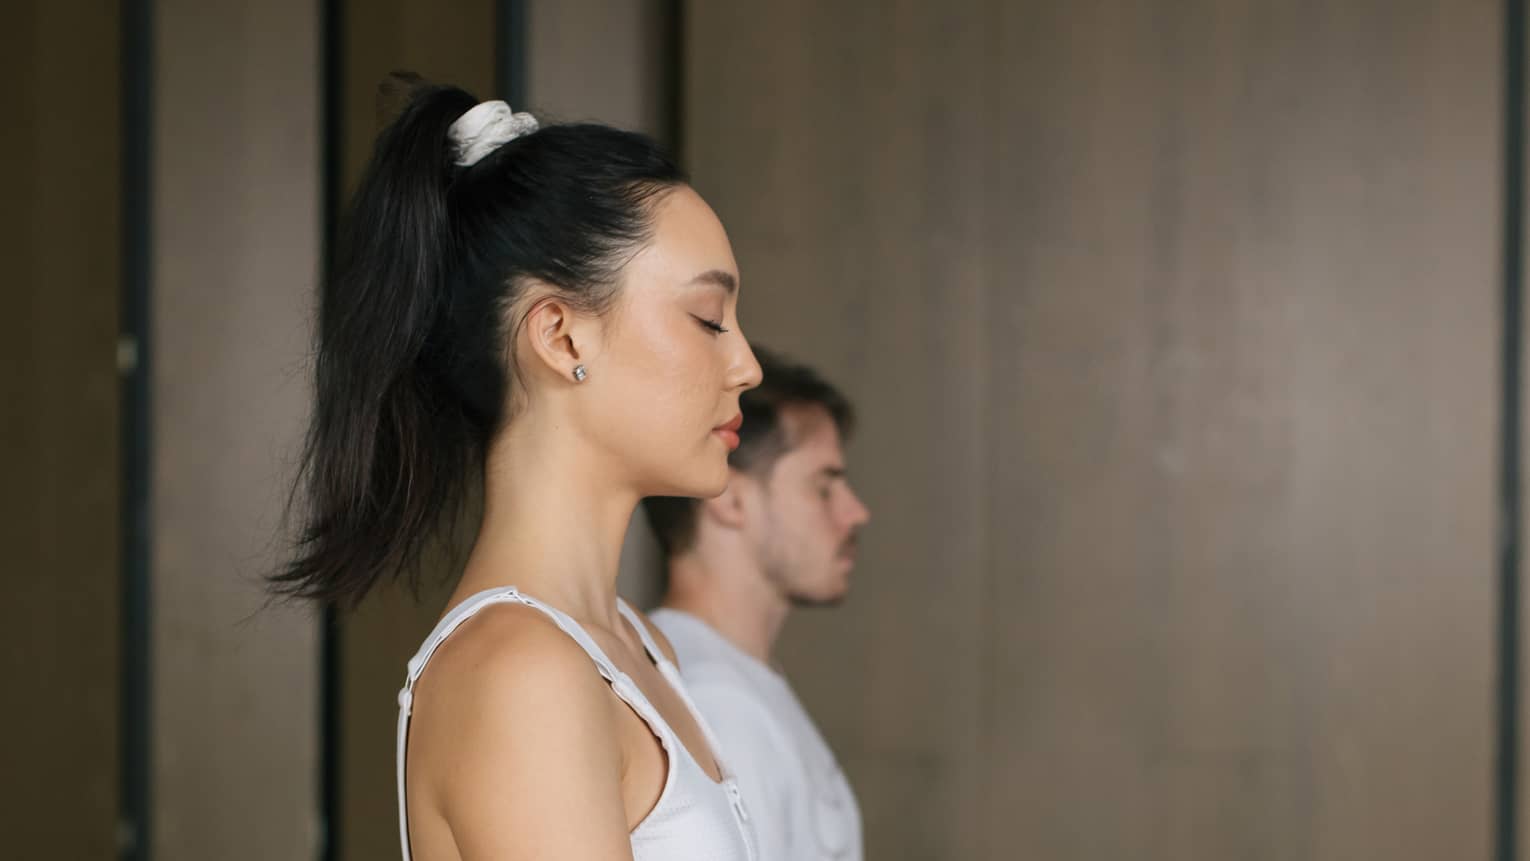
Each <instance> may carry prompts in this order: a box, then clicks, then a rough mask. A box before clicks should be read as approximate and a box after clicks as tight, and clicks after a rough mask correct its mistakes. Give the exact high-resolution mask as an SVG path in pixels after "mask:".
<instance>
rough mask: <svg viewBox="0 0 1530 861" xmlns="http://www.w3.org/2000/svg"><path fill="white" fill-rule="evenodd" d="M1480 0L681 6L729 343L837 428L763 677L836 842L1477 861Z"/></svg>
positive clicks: (1481, 834)
mask: <svg viewBox="0 0 1530 861" xmlns="http://www.w3.org/2000/svg"><path fill="white" fill-rule="evenodd" d="M831 6H833V8H830V7H831ZM1497 13H1498V7H1497V6H1496V4H1491V3H1476V2H1473V3H1465V4H1462V3H1451V4H1445V3H1442V2H1441V3H1424V4H1414V5H1411V6H1409V7H1407V9H1406V10H1404V9H1398V8H1396V7H1393V6H1386V5H1383V4H1378V3H1363V2H1346V3H1340V4H1327V5H1313V4H1303V5H1299V6H1290V5H1289V4H1272V3H1260V2H1236V3H1215V4H1213V3H1210V2H1191V3H1168V2H1154V3H1146V4H1120V3H1105V2H1093V3H1091V2H1081V3H1066V4H1064V3H1019V4H1013V3H998V2H990V3H982V2H969V3H954V4H944V5H943V6H940V7H938V8H937V7H934V6H928V5H925V4H893V5H891V6H889V7H887V8H886V9H885V10H883V11H882V12H881V13H879V14H877V15H857V14H854V13H852V12H851V11H849V10H848V9H845V8H844V7H842V6H839V5H836V4H811V3H805V2H784V3H776V4H749V3H742V2H729V3H693V4H690V5H689V6H688V7H687V21H688V30H687V33H686V45H687V55H686V60H685V66H686V68H687V69H688V70H691V72H692V74H691V75H690V76H689V77H688V80H687V89H686V101H685V109H684V116H685V117H686V122H687V128H686V137H685V144H684V149H685V152H686V153H687V154H688V156H689V158H690V165H689V166H690V167H691V169H692V171H693V173H694V174H695V176H696V180H697V185H698V187H699V188H700V190H701V191H702V193H703V194H704V195H705V196H706V197H707V198H708V199H709V200H710V201H711V202H712V203H713V205H714V206H715V207H716V208H717V209H718V210H719V212H720V213H721V215H722V217H723V220H724V223H725V224H726V225H727V226H728V229H729V231H730V233H731V235H732V237H733V240H734V243H735V248H736V251H737V253H738V257H739V260H740V265H741V267H742V270H743V276H744V282H745V284H746V287H745V292H744V294H743V297H744V298H743V304H742V311H741V314H742V315H743V324H744V328H745V330H746V332H747V333H748V334H749V335H750V336H751V337H752V338H754V339H756V340H758V341H760V342H761V343H766V344H770V345H773V346H776V347H779V348H783V349H786V350H787V351H789V352H793V353H795V354H797V355H798V356H799V357H801V358H803V359H806V360H809V361H811V362H813V363H815V364H817V365H819V366H821V367H822V368H823V369H824V370H825V371H827V372H828V373H829V374H830V375H831V376H832V377H834V378H836V379H838V380H839V381H840V382H841V383H842V384H843V385H844V387H845V388H846V389H847V390H848V391H849V392H850V393H851V394H852V396H853V397H855V398H856V400H857V401H858V403H859V405H860V408H861V410H862V412H863V414H864V415H865V418H866V422H865V426H864V429H863V432H862V433H861V435H860V438H859V439H858V440H857V441H856V443H855V444H854V446H853V447H852V450H851V458H852V468H853V469H854V470H855V474H856V482H857V484H858V486H859V487H860V488H861V489H862V490H863V495H864V496H865V497H866V498H867V500H868V503H869V504H870V506H871V508H872V510H873V513H874V515H875V517H876V518H877V519H876V520H875V521H874V522H873V524H872V526H871V527H870V529H869V530H868V532H867V534H866V541H865V546H864V553H863V556H862V562H861V567H860V569H859V573H858V580H857V584H858V588H857V591H856V593H855V595H854V597H853V599H852V601H851V602H850V603H849V604H848V605H847V606H846V607H844V608H842V609H840V610H836V611H834V612H832V613H821V614H816V615H809V616H805V617H803V618H801V619H800V620H799V621H796V622H794V623H793V624H792V626H791V628H790V629H789V631H788V633H787V639H786V648H785V655H784V657H785V660H786V662H787V665H788V667H789V669H790V670H791V671H792V675H793V677H794V679H795V680H796V683H797V686H798V689H799V691H800V692H801V694H802V696H803V699H804V700H805V701H806V702H807V704H808V706H809V708H810V709H811V710H812V711H813V712H814V713H815V714H816V715H818V717H819V718H820V720H821V722H822V724H823V725H824V727H825V729H826V731H827V733H828V735H829V736H830V739H831V741H832V742H833V743H834V744H835V746H836V749H837V750H838V751H839V752H840V754H841V757H842V759H843V760H844V762H845V764H846V766H847V769H848V770H849V772H850V774H851V777H852V779H853V780H854V782H855V783H856V785H857V786H858V788H859V790H860V794H861V799H862V802H863V807H864V808H865V811H866V821H867V830H868V856H869V857H875V858H878V859H902V858H907V859H925V858H995V859H997V858H1013V857H1045V858H1059V859H1070V858H1077V859H1084V858H1115V857H1133V858H1163V859H1171V858H1173V859H1180V858H1211V857H1238V858H1254V859H1259V858H1268V859H1286V858H1304V859H1305V858H1320V859H1326V858H1331V859H1340V858H1344V859H1348V858H1359V857H1390V858H1405V859H1421V861H1422V859H1433V858H1441V857H1483V856H1485V854H1486V853H1487V848H1488V835H1489V831H1488V828H1489V822H1490V809H1491V796H1490V792H1491V782H1490V776H1491V757H1492V742H1491V706H1492V687H1491V685H1492V647H1491V630H1492V619H1493V603H1492V602H1493V586H1492V582H1493V581H1492V577H1493V559H1494V553H1493V546H1494V540H1495V539H1494V534H1495V533H1494V529H1493V504H1492V503H1493V482H1494V456H1493V452H1494V432H1495V427H1496V425H1495V421H1496V409H1497V390H1496V372H1497V363H1496V359H1497V338H1496V332H1497V283H1498V282H1497V259H1498V258H1497V249H1498V245H1497V235H1496V229H1497V224H1498V221H1497V219H1498V205H1499V197H1498V194H1499V190H1498V187H1497V181H1498V157H1497V152H1496V145H1497V141H1498V135H1499V116H1498V110H1497V101H1496V93H1497V92H1498V90H1497V86H1498V75H1499V68H1498V65H1497V62H1498V56H1499V55H1498V49H1497V38H1498V31H1497V26H1498V17H1497Z"/></svg>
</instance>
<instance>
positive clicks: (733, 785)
mask: <svg viewBox="0 0 1530 861" xmlns="http://www.w3.org/2000/svg"><path fill="white" fill-rule="evenodd" d="M728 799H729V801H731V802H732V803H733V810H734V812H735V813H737V814H738V818H739V819H742V820H743V821H745V822H748V821H749V811H748V810H746V809H744V794H743V793H742V792H739V791H738V783H737V782H735V781H734V780H732V779H731V778H730V779H729V780H728Z"/></svg>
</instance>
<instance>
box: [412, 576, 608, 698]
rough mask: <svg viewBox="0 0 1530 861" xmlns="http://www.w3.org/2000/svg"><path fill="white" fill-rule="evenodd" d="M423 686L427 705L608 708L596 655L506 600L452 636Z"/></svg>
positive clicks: (548, 622)
mask: <svg viewBox="0 0 1530 861" xmlns="http://www.w3.org/2000/svg"><path fill="white" fill-rule="evenodd" d="M418 688H419V689H418V690H417V691H416V696H415V699H416V702H417V703H421V705H422V706H425V705H435V706H437V707H439V708H440V709H442V710H445V709H450V708H453V707H458V706H463V707H469V708H472V709H475V710H476V709H478V708H482V707H493V708H494V709H496V710H499V709H509V710H512V711H513V712H517V713H518V712H520V711H522V710H525V709H528V708H534V707H536V704H537V703H543V704H547V703H556V704H561V705H563V706H566V707H573V708H579V707H581V706H585V705H589V706H600V707H603V706H604V705H605V700H604V695H605V690H606V685H605V682H604V680H603V679H602V678H601V676H600V673H599V671H598V669H597V668H596V666H595V663H594V661H593V660H592V659H591V658H590V656H589V655H588V654H586V653H585V651H584V649H582V648H581V647H580V646H579V644H578V643H576V642H575V641H574V640H573V638H571V637H569V636H568V635H567V634H565V633H564V632H563V631H562V630H561V629H559V628H558V626H557V625H556V624H554V623H553V621H552V620H551V619H549V618H547V616H546V615H544V614H543V613H541V612H540V611H538V610H535V609H533V608H531V607H527V606H524V605H520V604H508V603H507V604H497V605H493V606H489V607H485V608H483V609H482V610H479V611H478V612H477V613H475V614H474V615H473V617H472V618H471V619H468V620H467V621H466V622H464V623H463V624H462V627H461V628H459V629H458V630H457V631H456V632H454V633H453V634H452V635H451V636H450V637H448V638H447V639H446V641H445V642H443V643H442V644H441V645H440V646H439V647H438V648H437V649H436V653H435V655H434V656H433V657H432V658H431V661H430V664H429V666H427V667H426V669H425V671H424V673H423V674H422V676H421V679H420V682H419V685H418ZM416 710H417V711H418V710H419V708H418V707H417V709H416Z"/></svg>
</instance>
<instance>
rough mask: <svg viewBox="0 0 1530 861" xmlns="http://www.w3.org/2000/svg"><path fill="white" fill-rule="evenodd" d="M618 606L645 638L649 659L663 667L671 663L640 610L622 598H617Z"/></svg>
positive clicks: (639, 634)
mask: <svg viewBox="0 0 1530 861" xmlns="http://www.w3.org/2000/svg"><path fill="white" fill-rule="evenodd" d="M616 607H617V609H618V610H621V612H622V615H623V616H626V617H627V621H628V622H631V623H632V627H634V628H636V629H637V632H638V636H639V637H641V638H642V639H643V648H644V649H645V650H646V651H647V652H648V659H649V660H651V661H653V662H654V663H655V664H657V665H658V666H661V667H662V666H664V665H665V664H667V663H670V660H669V658H668V657H667V656H666V655H665V654H664V650H663V649H660V648H659V643H658V641H656V640H655V639H654V638H653V634H652V633H650V632H649V630H648V626H647V625H646V624H644V623H643V617H642V616H639V615H638V612H637V611H636V610H634V609H632V607H631V605H629V604H628V603H627V602H626V601H624V600H622V599H621V598H617V599H616Z"/></svg>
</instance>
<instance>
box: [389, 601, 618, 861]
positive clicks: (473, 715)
mask: <svg viewBox="0 0 1530 861" xmlns="http://www.w3.org/2000/svg"><path fill="white" fill-rule="evenodd" d="M526 612H530V613H534V612H535V611H526ZM483 615H484V616H485V618H483V619H482V620H477V619H475V620H474V622H473V623H472V624H473V625H475V626H480V627H479V629H478V630H474V631H471V632H469V631H462V632H459V633H458V635H457V636H459V637H462V641H461V642H456V643H451V641H448V642H449V643H451V645H452V646H454V647H455V648H450V649H448V648H447V647H446V646H443V648H442V650H441V653H440V654H438V656H437V658H436V661H439V664H438V665H436V666H433V667H432V668H431V670H432V672H431V673H427V677H429V676H430V675H434V676H435V678H434V679H431V686H430V687H429V688H428V689H427V690H426V691H424V692H423V693H424V696H423V697H422V698H421V699H420V700H417V703H418V705H417V708H416V714H417V716H418V719H419V724H418V725H417V729H418V730H420V731H421V734H420V735H419V737H418V738H416V739H412V740H411V751H410V755H411V764H414V763H419V762H423V763H426V764H427V765H426V767H427V769H428V770H427V774H426V775H424V779H425V780H428V781H429V786H428V790H427V791H429V792H430V794H431V795H432V796H433V798H434V799H436V800H437V807H438V809H439V810H440V813H441V815H442V816H443V817H444V819H445V820H446V822H447V825H448V826H449V827H450V829H451V834H452V838H453V839H454V841H455V842H456V844H457V848H458V851H459V853H460V854H461V857H462V859H463V861H479V859H482V861H491V859H492V861H512V859H533V858H537V859H540V858H560V859H561V858H568V859H590V861H594V859H600V861H607V859H630V858H631V842H630V837H629V835H628V832H627V825H626V814H625V811H624V808H623V804H622V794H621V768H622V753H621V748H620V744H619V742H618V740H617V731H616V723H615V716H614V713H613V710H612V708H611V705H610V701H609V695H608V693H607V688H606V685H605V682H604V680H603V679H602V678H601V676H600V674H599V672H598V671H597V670H596V668H595V666H594V664H593V663H592V662H591V661H590V658H589V657H588V656H587V655H586V654H585V653H584V651H583V650H582V649H580V648H579V647H578V645H577V644H575V643H574V642H573V641H571V640H569V639H568V637H566V636H565V635H563V634H562V632H560V631H558V630H557V629H556V628H554V627H552V626H551V625H550V624H541V623H540V620H533V619H528V618H526V617H525V614H524V613H520V614H517V613H515V612H514V611H513V610H512V609H510V608H506V609H505V610H500V611H494V612H491V611H490V610H485V611H483ZM464 634H470V636H466V637H463V635H464ZM454 639H455V638H454ZM433 663H434V662H433ZM421 700H423V701H421ZM416 742H417V743H416ZM421 861H426V859H421Z"/></svg>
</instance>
